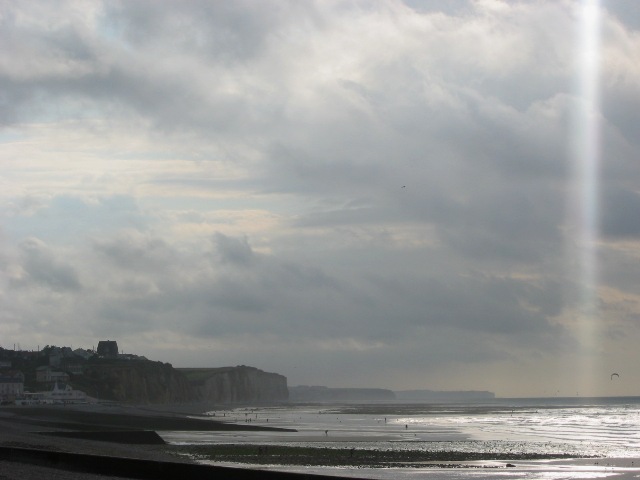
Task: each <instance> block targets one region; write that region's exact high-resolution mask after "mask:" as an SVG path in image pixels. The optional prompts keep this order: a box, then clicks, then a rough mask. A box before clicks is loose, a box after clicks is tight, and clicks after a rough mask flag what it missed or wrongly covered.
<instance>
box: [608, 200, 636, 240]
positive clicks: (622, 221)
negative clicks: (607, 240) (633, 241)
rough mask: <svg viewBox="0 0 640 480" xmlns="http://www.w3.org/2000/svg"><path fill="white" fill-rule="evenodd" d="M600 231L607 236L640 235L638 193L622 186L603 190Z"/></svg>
mask: <svg viewBox="0 0 640 480" xmlns="http://www.w3.org/2000/svg"><path fill="white" fill-rule="evenodd" d="M601 229H602V233H603V234H604V235H606V236H609V237H619V238H638V237H640V195H639V194H638V193H637V192H636V191H634V190H629V189H624V188H619V189H615V190H614V189H611V190H610V191H608V192H605V194H604V198H603V202H602V212H601Z"/></svg>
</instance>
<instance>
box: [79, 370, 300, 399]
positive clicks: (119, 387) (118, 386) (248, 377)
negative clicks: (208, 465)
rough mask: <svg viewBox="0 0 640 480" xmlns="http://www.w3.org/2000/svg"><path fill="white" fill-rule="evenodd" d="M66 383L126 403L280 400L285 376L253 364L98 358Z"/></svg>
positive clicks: (93, 395) (284, 385) (89, 392)
mask: <svg viewBox="0 0 640 480" xmlns="http://www.w3.org/2000/svg"><path fill="white" fill-rule="evenodd" d="M72 384H73V386H74V387H75V388H77V389H78V390H83V391H85V392H86V393H87V394H88V395H90V396H92V397H98V398H102V399H109V400H116V401H119V402H130V403H142V404H144V403H148V404H151V403H156V404H162V403H185V402H204V403H254V402H261V403H269V402H279V401H286V400H287V398H288V394H289V390H288V389H287V379H286V377H284V376H282V375H279V374H277V373H267V372H263V371H262V370H258V369H257V368H254V367H246V366H240V367H225V368H195V369H175V368H173V367H172V366H171V365H170V364H168V363H161V362H150V361H104V362H100V363H94V364H89V365H87V366H86V368H85V371H84V375H82V376H74V378H73V380H72Z"/></svg>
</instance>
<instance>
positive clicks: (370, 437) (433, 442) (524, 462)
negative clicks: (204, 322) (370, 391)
mask: <svg viewBox="0 0 640 480" xmlns="http://www.w3.org/2000/svg"><path fill="white" fill-rule="evenodd" d="M207 416H208V417H209V418H211V419H212V420H218V421H224V422H229V423H236V424H240V425H254V426H265V427H279V428H286V429H291V430H295V431H282V432H273V431H217V432H176V431H172V432H159V433H160V434H161V436H162V437H163V438H164V439H165V441H167V442H168V443H170V444H173V445H177V446H183V447H184V446H187V447H188V446H192V447H198V448H200V449H203V448H204V450H206V448H207V447H208V448H211V449H216V448H218V449H219V448H222V447H225V446H236V447H240V448H242V447H248V446H250V447H251V448H253V447H254V446H255V448H256V449H258V450H259V451H260V452H268V451H269V450H268V449H269V448H271V449H273V448H276V447H302V448H313V449H325V450H326V449H335V450H336V451H340V452H348V454H349V455H352V456H353V455H356V456H357V455H364V454H365V453H367V454H374V455H380V456H381V458H386V457H387V456H389V455H392V456H395V457H394V458H397V457H398V456H400V457H402V456H403V455H406V461H405V462H403V463H401V464H398V463H397V462H394V463H390V464H389V466H386V465H385V464H384V462H382V464H381V463H376V465H362V464H360V465H357V466H356V465H329V464H327V465H304V464H300V465H290V464H289V465H287V464H281V463H282V462H275V461H274V462H270V461H269V462H267V463H264V462H261V463H260V464H259V465H258V464H255V463H251V461H249V463H245V462H240V461H229V459H228V458H227V457H224V458H220V459H217V458H216V456H215V455H213V456H212V457H210V458H206V459H203V458H200V460H199V461H201V462H202V463H211V464H216V465H225V466H231V467H238V468H258V469H268V470H277V471H288V472H302V473H307V474H309V473H311V474H313V473H315V474H323V475H335V476H341V477H351V478H371V479H385V480H390V479H418V478H427V479H429V478H434V479H436V478H437V479H519V478H526V479H545V480H556V479H587V478H590V479H593V478H625V479H631V478H635V479H640V397H617V398H581V397H575V398H534V399H493V400H488V401H484V402H483V403H464V404H419V403H395V404H387V403H368V404H344V405H334V404H317V405H310V404H305V405H291V404H287V405H274V406H262V407H240V408H234V409H219V410H213V411H210V412H207ZM245 449H246V448H245ZM318 451H319V450H318ZM354 452H355V453H354ZM429 452H431V453H433V452H449V453H446V454H444V455H445V457H444V458H445V460H443V459H442V457H439V459H438V460H437V461H433V460H429V459H430V458H432V456H430V455H428V453H429ZM345 454H346V453H345ZM447 455H449V456H450V458H449V457H447ZM261 458H263V457H261ZM268 458H271V457H268ZM422 458H425V459H426V460H422ZM285 463H286V462H285ZM329 463H331V462H329ZM347 463H348V462H347Z"/></svg>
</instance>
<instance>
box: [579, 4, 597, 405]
mask: <svg viewBox="0 0 640 480" xmlns="http://www.w3.org/2000/svg"><path fill="white" fill-rule="evenodd" d="M580 6H581V8H580V17H581V18H580V32H579V45H578V53H579V70H578V79H577V87H578V99H577V108H576V112H575V125H574V126H575V131H574V132H573V133H574V137H573V165H574V182H575V185H574V189H573V192H574V199H573V202H574V206H575V208H574V210H573V211H574V213H575V216H576V218H575V221H576V224H577V225H576V234H577V238H576V246H577V267H578V271H577V283H578V284H579V285H580V298H579V301H580V309H579V312H578V315H579V316H580V318H579V325H578V328H579V335H580V342H581V347H582V357H583V358H582V360H583V362H584V363H583V367H584V368H583V375H582V378H581V389H582V391H583V392H584V393H585V394H586V393H587V392H588V391H590V390H591V387H592V386H593V385H592V378H591V377H592V375H593V373H594V372H595V371H596V370H595V367H596V365H595V362H596V358H595V357H596V352H597V346H598V345H597V340H598V327H599V321H598V320H599V311H598V263H597V244H598V223H599V201H598V199H599V170H600V113H599V111H600V85H599V77H600V70H599V65H600V11H601V10H600V5H599V1H598V0H582V2H581V5H580Z"/></svg>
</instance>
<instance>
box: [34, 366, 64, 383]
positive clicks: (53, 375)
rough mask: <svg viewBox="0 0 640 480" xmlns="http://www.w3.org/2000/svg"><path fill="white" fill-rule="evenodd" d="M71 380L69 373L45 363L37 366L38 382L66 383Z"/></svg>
mask: <svg viewBox="0 0 640 480" xmlns="http://www.w3.org/2000/svg"><path fill="white" fill-rule="evenodd" d="M68 381H69V375H68V374H67V373H64V372H58V371H56V370H53V369H52V368H51V367H50V366H48V365H44V366H42V367H38V368H36V382H39V383H55V382H62V383H66V382H68Z"/></svg>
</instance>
